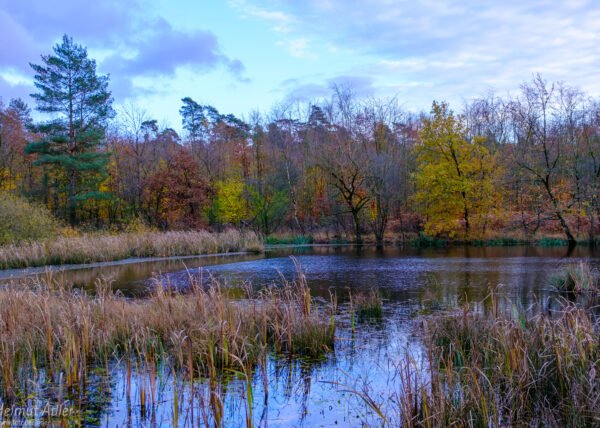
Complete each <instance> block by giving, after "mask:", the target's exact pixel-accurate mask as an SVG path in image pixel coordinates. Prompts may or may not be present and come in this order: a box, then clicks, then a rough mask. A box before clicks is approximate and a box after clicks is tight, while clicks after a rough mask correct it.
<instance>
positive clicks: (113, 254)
mask: <svg viewBox="0 0 600 428" xmlns="http://www.w3.org/2000/svg"><path fill="white" fill-rule="evenodd" d="M261 249H262V241H261V239H260V237H259V236H258V235H256V234H255V233H253V232H239V231H236V230H228V231H225V232H222V233H210V232H206V231H199V232H192V231H190V232H142V233H123V234H117V235H83V236H77V237H60V238H56V239H51V240H46V241H40V242H24V243H20V244H10V245H4V246H0V269H8V268H22V267H31V266H44V265H61V264H77V263H92V262H108V261H114V260H121V259H127V258H130V257H173V256H187V255H196V254H214V253H227V252H233V251H260V250H261Z"/></svg>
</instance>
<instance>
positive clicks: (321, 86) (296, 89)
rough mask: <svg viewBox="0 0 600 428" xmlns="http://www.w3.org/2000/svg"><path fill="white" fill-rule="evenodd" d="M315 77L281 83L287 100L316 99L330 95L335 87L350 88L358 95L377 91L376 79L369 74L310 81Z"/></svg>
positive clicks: (367, 95) (364, 95) (370, 94)
mask: <svg viewBox="0 0 600 428" xmlns="http://www.w3.org/2000/svg"><path fill="white" fill-rule="evenodd" d="M308 80H314V77H313V78H304V79H288V80H285V81H283V82H282V83H281V85H280V91H282V92H284V93H285V99H286V100H287V101H315V100H317V99H320V98H327V97H330V96H331V94H332V92H333V88H334V87H339V88H341V89H349V90H351V91H352V92H353V93H354V95H356V96H358V97H369V96H372V95H373V94H374V93H375V90H376V89H375V87H374V80H373V78H371V77H368V76H348V75H340V76H335V77H333V78H329V79H325V81H323V80H321V83H319V82H314V81H312V82H311V81H308Z"/></svg>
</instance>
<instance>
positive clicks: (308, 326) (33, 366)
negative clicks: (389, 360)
mask: <svg viewBox="0 0 600 428" xmlns="http://www.w3.org/2000/svg"><path fill="white" fill-rule="evenodd" d="M190 281H191V287H190V291H189V292H188V293H186V294H179V293H174V292H169V291H167V290H165V289H164V288H163V287H157V288H156V290H155V291H154V292H153V293H152V294H151V295H150V296H149V297H147V298H145V299H136V300H130V299H126V298H124V297H122V296H120V295H118V294H115V293H113V292H112V291H111V288H110V285H109V284H108V283H107V282H105V281H98V282H97V289H96V294H95V295H93V296H91V295H88V294H86V293H84V292H81V291H78V290H75V289H71V288H69V287H68V286H66V285H64V284H60V283H57V282H56V281H54V280H53V278H52V277H51V276H50V275H48V276H47V277H45V278H43V279H37V280H35V281H34V282H33V283H30V284H24V283H13V284H11V285H9V286H8V287H6V288H4V289H1V290H0V325H1V330H0V391H1V393H2V399H3V402H10V401H14V400H18V399H19V398H22V397H26V396H27V395H28V390H29V389H30V385H32V384H34V383H35V382H36V381H37V380H36V379H37V376H38V375H39V373H42V372H43V373H44V377H45V379H46V380H45V382H49V383H50V384H52V383H57V384H58V383H59V382H60V383H61V385H63V386H64V387H65V388H67V389H75V390H78V389H80V388H84V386H85V384H86V380H87V379H88V377H89V371H90V370H91V368H94V367H104V368H106V371H110V369H109V367H110V366H111V364H112V363H113V362H114V361H115V360H116V359H120V360H122V361H125V362H126V364H128V367H129V369H130V370H129V372H131V370H132V369H135V368H136V367H137V368H138V371H139V368H140V367H141V368H143V369H144V370H146V371H148V373H149V376H148V379H149V381H148V388H147V389H144V391H143V392H142V393H140V394H143V396H141V397H140V401H141V402H143V403H147V402H150V403H151V402H153V401H154V400H155V398H156V397H155V391H156V385H155V384H153V382H155V380H156V376H155V375H156V371H157V370H158V367H159V366H160V365H164V364H168V365H169V366H170V367H172V368H173V369H175V370H176V371H177V372H178V373H187V376H189V377H190V384H192V383H193V378H194V376H197V375H203V376H208V377H209V378H210V379H212V380H211V382H216V379H217V378H218V376H219V373H222V372H224V371H228V370H229V371H237V372H239V373H242V374H243V373H251V372H252V367H254V366H256V365H259V364H260V363H261V361H262V360H264V358H265V357H266V355H267V354H268V353H269V352H277V353H282V354H297V355H307V356H312V357H317V356H320V355H322V354H323V353H326V352H328V351H330V350H332V349H333V347H334V333H335V331H334V330H335V323H333V322H332V321H331V320H332V318H331V317H332V316H333V312H334V311H335V308H334V307H329V306H327V305H323V304H321V305H316V306H315V304H314V302H313V301H312V298H311V296H310V290H309V289H308V286H307V284H306V281H305V279H304V277H303V276H299V278H298V280H297V281H294V282H285V283H284V284H283V285H281V286H278V287H275V286H273V287H269V288H265V289H262V290H260V291H257V292H255V291H253V290H252V289H251V288H250V287H247V289H246V293H247V296H246V297H247V299H241V300H232V299H230V298H229V297H227V293H226V292H224V290H223V288H222V287H221V285H220V284H219V283H218V282H217V281H212V282H211V284H210V285H208V286H207V285H202V284H201V282H200V280H199V279H198V278H190ZM132 365H133V367H132ZM215 388H217V385H216V384H215ZM217 398H218V397H213V399H214V400H217ZM214 405H215V406H216V405H217V404H216V402H215V403H214Z"/></svg>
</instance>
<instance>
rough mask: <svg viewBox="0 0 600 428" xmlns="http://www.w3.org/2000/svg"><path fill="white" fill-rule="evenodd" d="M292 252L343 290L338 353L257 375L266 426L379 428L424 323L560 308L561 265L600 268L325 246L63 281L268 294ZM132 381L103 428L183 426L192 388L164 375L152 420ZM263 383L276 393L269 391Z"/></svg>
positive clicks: (126, 268) (520, 254)
mask: <svg viewBox="0 0 600 428" xmlns="http://www.w3.org/2000/svg"><path fill="white" fill-rule="evenodd" d="M290 256H294V258H295V259H296V260H297V262H298V263H299V264H300V265H301V267H302V269H303V271H304V273H305V275H306V277H307V280H308V283H309V286H310V287H311V292H312V294H313V296H316V297H317V299H324V300H328V299H329V296H330V293H335V294H336V295H337V296H338V300H339V301H340V302H341V309H342V310H341V311H340V312H341V313H342V315H340V321H339V325H340V327H339V328H338V333H337V341H336V350H335V353H332V354H331V355H329V356H328V357H326V358H325V359H324V360H322V361H318V362H314V361H313V362H309V361H298V360H292V361H289V360H285V361H282V360H281V359H279V358H276V357H272V358H270V359H269V360H268V362H267V366H266V371H265V373H266V378H265V374H264V373H263V372H262V371H261V370H257V371H256V372H255V374H254V377H253V379H252V382H251V383H252V389H253V397H254V400H253V420H254V423H255V426H270V427H292V426H306V427H318V426H342V427H348V426H363V425H364V424H372V425H375V426H377V425H380V423H379V422H378V418H377V416H376V415H375V414H374V413H373V411H372V410H371V409H370V408H369V406H367V405H366V404H365V402H364V400H363V399H362V398H361V396H360V394H359V393H358V392H368V393H369V395H370V396H372V397H373V398H374V399H375V400H376V401H377V402H378V404H381V405H382V406H383V408H384V409H385V410H386V411H388V412H391V413H393V408H394V403H393V401H390V396H392V395H393V393H394V391H397V390H398V389H399V382H400V380H399V379H398V377H397V376H395V374H396V370H395V367H396V366H397V365H399V364H401V363H403V362H405V361H406V359H407V358H410V359H412V360H414V362H415V365H417V364H419V361H420V359H421V353H422V345H421V343H420V339H419V337H418V335H417V334H416V332H417V331H418V328H417V327H418V324H419V322H420V321H419V315H421V314H426V313H429V312H431V311H435V310H439V309H453V308H457V307H458V306H460V305H462V304H463V303H474V305H475V308H476V309H477V310H481V311H486V310H487V307H486V304H485V303H475V302H481V301H483V299H484V298H485V297H486V296H487V295H488V294H489V291H490V289H491V288H494V289H495V290H497V292H498V293H499V294H500V295H501V296H502V298H503V299H502V300H501V301H502V302H503V304H504V305H508V306H510V309H511V310H516V311H519V312H523V311H539V310H543V311H546V310H551V309H552V305H553V303H552V302H553V301H554V297H555V296H556V293H555V292H554V291H553V290H552V287H551V286H550V284H549V280H550V277H551V275H553V273H555V272H556V271H557V269H559V268H561V267H565V266H566V265H568V264H574V263H579V262H580V261H586V262H590V263H591V264H592V265H593V266H595V267H599V266H600V259H599V258H598V256H599V254H598V253H594V251H593V250H591V249H589V248H587V247H581V248H577V249H576V250H575V251H574V252H573V253H572V254H569V255H567V250H566V249H565V248H539V247H492V248H481V247H455V248H444V249H414V248H405V249H402V248H387V249H384V250H376V249H374V248H364V249H357V248H355V247H333V246H316V247H296V248H278V249H269V250H268V251H267V252H266V253H265V254H263V255H235V256H218V257H203V258H187V259H185V260H168V261H165V260H162V261H156V262H147V263H135V264H127V265H118V266H101V265H100V266H95V267H93V268H90V269H77V270H69V271H65V272H62V273H61V275H64V276H65V277H66V278H67V279H69V280H71V281H74V282H76V283H77V284H78V285H80V286H82V287H90V286H91V284H93V282H94V281H95V279H96V278H98V277H99V276H104V277H107V278H110V279H112V280H113V281H114V287H115V288H118V289H120V290H122V291H123V292H124V293H126V294H128V295H132V296H134V295H143V294H144V293H145V292H146V290H147V287H148V286H150V285H151V284H152V283H153V282H152V281H150V279H149V278H150V277H152V276H153V275H156V276H159V278H160V279H162V281H163V282H164V283H165V284H169V285H170V286H176V287H181V288H185V286H186V284H187V281H188V278H189V275H202V277H203V278H208V277H210V276H211V275H213V276H215V277H217V278H219V279H221V280H223V281H225V282H226V283H227V284H229V285H231V286H234V287H235V286H237V285H239V284H241V283H243V282H247V281H249V282H251V283H252V285H253V286H255V287H260V286H262V285H266V284H272V283H280V282H281V281H282V276H283V277H285V278H287V279H292V278H293V277H294V276H295V275H296V267H295V264H294V261H293V259H292V258H290ZM12 274H13V275H17V274H18V272H17V271H13V273H12ZM5 277H6V275H5ZM154 283H156V281H154ZM370 288H377V289H378V290H379V292H380V294H381V296H382V297H383V299H384V316H383V319H382V320H381V321H378V322H371V323H366V324H358V325H357V326H356V329H355V331H354V332H352V330H351V329H350V327H349V325H350V324H349V320H348V319H347V318H344V315H343V307H344V301H345V299H346V296H347V295H348V292H349V291H353V290H354V291H357V290H368V289H370ZM124 379H125V372H124V370H123V369H119V368H115V369H114V370H113V375H112V377H111V379H110V380H109V382H108V384H106V385H105V384H103V385H104V386H103V387H102V388H104V389H103V390H107V391H108V393H107V395H106V396H107V397H108V399H105V400H104V402H103V405H102V406H99V409H98V412H97V417H98V419H97V423H98V424H101V425H105V426H116V425H119V426H140V425H143V426H146V425H155V426H171V425H172V424H173V421H174V420H175V416H174V411H173V409H174V407H173V402H174V399H175V398H174V397H175V396H177V400H178V402H179V403H185V401H186V394H188V395H189V393H187V392H186V391H187V390H186V386H185V385H184V383H183V382H178V381H177V379H174V378H173V374H172V373H170V372H169V371H168V370H167V369H165V372H164V373H159V382H158V402H159V404H158V405H157V406H156V407H155V408H154V410H153V411H152V413H151V415H148V414H145V415H143V414H142V413H141V412H140V411H139V410H136V405H137V406H138V407H139V404H136V403H135V402H133V403H131V402H128V401H127V399H126V393H125V380H124ZM147 384H148V379H147V378H146V375H145V374H139V375H138V376H133V383H132V386H131V388H132V393H131V396H133V397H137V391H138V388H141V387H146V386H147ZM264 385H267V386H268V388H267V389H268V395H267V394H265V390H264V389H265V387H264ZM222 388H223V389H222V390H221V393H222V395H223V396H224V397H225V399H224V414H225V426H227V427H229V426H233V427H236V426H245V418H246V407H245V406H246V402H247V401H246V398H245V397H246V395H245V393H244V388H246V386H245V383H244V382H243V381H242V380H240V379H237V380H236V379H233V380H231V382H229V383H227V385H226V386H223V387H222ZM198 389H199V390H200V389H201V388H200V387H199V388H198ZM175 390H177V394H175V393H174V391H175ZM180 405H181V404H180ZM181 407H182V410H181V412H180V413H179V415H178V418H177V421H178V423H179V425H181V426H191V425H193V426H197V425H198V421H199V420H198V418H199V416H200V415H199V410H198V409H195V410H194V409H193V408H189V406H188V408H186V406H185V405H181ZM194 412H195V413H194ZM192 421H193V423H192Z"/></svg>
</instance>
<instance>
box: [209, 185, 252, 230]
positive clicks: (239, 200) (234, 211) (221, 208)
mask: <svg viewBox="0 0 600 428" xmlns="http://www.w3.org/2000/svg"><path fill="white" fill-rule="evenodd" d="M216 187H217V195H216V198H215V202H214V208H215V214H216V220H217V222H219V223H222V224H228V223H229V224H234V225H237V224H239V223H240V222H241V221H242V220H244V219H245V218H246V217H247V214H248V205H247V203H246V199H245V198H244V191H245V185H244V182H243V181H242V180H241V179H239V178H236V177H231V178H228V179H226V180H224V181H219V182H218V183H217V186H216Z"/></svg>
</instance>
